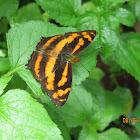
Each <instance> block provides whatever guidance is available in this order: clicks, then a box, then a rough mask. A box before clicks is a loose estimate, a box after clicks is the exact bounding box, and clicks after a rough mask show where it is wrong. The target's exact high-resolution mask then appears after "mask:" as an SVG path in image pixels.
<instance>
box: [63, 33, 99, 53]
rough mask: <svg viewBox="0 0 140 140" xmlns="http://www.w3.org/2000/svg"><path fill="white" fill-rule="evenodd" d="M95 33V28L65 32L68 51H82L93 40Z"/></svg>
mask: <svg viewBox="0 0 140 140" xmlns="http://www.w3.org/2000/svg"><path fill="white" fill-rule="evenodd" d="M95 35H96V31H95V30H87V31H81V32H69V33H66V34H65V37H66V38H67V42H68V45H69V47H68V48H69V50H70V53H72V54H73V55H77V54H78V53H80V52H81V51H83V50H84V49H85V48H86V47H87V46H88V45H89V44H90V43H91V42H92V41H93V39H94V37H95Z"/></svg>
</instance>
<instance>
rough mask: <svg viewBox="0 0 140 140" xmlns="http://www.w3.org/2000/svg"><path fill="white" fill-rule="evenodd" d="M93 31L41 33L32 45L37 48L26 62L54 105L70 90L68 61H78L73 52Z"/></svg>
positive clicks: (89, 39) (92, 36)
mask: <svg viewBox="0 0 140 140" xmlns="http://www.w3.org/2000/svg"><path fill="white" fill-rule="evenodd" d="M95 35H96V31H94V30H87V31H81V32H69V33H66V34H64V35H56V36H52V37H43V38H42V39H41V41H40V42H39V43H38V44H37V46H36V49H38V50H41V51H33V53H32V55H31V59H30V60H29V61H28V64H27V66H29V67H30V69H31V71H32V73H33V75H34V76H35V78H36V79H38V80H39V81H40V83H41V86H42V88H43V89H44V90H45V91H46V92H47V93H48V95H49V96H50V98H51V100H52V102H53V103H54V104H56V105H57V106H60V107H61V106H63V105H64V104H65V102H66V100H67V98H68V96H69V93H70V90H71V84H72V65H71V63H76V62H78V61H80V59H79V58H78V57H77V56H76V54H78V53H79V52H81V51H82V50H83V49H85V48H86V47H87V46H88V45H89V44H90V43H91V42H92V40H93V39H94V37H95ZM42 51H43V52H42Z"/></svg>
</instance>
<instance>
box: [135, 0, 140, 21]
mask: <svg viewBox="0 0 140 140" xmlns="http://www.w3.org/2000/svg"><path fill="white" fill-rule="evenodd" d="M135 13H136V16H137V18H138V20H139V21H140V0H137V2H136V4H135Z"/></svg>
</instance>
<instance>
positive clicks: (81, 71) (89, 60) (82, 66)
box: [72, 44, 98, 86]
mask: <svg viewBox="0 0 140 140" xmlns="http://www.w3.org/2000/svg"><path fill="white" fill-rule="evenodd" d="M97 55H98V51H97V50H96V49H95V46H94V45H92V44H91V45H89V46H88V47H87V48H86V49H85V50H84V51H83V52H81V53H80V54H79V55H78V56H79V58H80V60H81V61H80V62H79V63H73V64H72V66H73V82H72V85H73V86H74V85H79V84H81V82H82V81H84V80H85V79H86V78H87V77H88V76H89V71H92V70H93V68H94V67H95V66H96V62H97Z"/></svg>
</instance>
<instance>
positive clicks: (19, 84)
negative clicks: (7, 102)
mask: <svg viewBox="0 0 140 140" xmlns="http://www.w3.org/2000/svg"><path fill="white" fill-rule="evenodd" d="M25 87H26V83H25V82H24V81H23V80H22V79H21V77H20V76H19V75H18V74H17V73H14V74H13V76H12V79H11V81H10V82H9V83H8V86H7V87H6V88H5V91H6V92H7V91H8V90H10V89H16V88H17V89H25Z"/></svg>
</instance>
